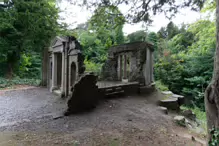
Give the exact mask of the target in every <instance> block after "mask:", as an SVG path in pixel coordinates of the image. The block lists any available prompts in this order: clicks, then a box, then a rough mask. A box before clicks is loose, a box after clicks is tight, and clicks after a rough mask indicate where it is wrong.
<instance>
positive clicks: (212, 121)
mask: <svg viewBox="0 0 219 146" xmlns="http://www.w3.org/2000/svg"><path fill="white" fill-rule="evenodd" d="M216 1H217V9H216V38H217V42H216V50H215V59H214V72H213V77H212V81H211V83H210V84H209V85H208V87H207V89H206V91H205V109H206V116H207V128H208V141H210V140H211V138H212V135H211V133H210V130H211V129H212V128H219V0H216Z"/></svg>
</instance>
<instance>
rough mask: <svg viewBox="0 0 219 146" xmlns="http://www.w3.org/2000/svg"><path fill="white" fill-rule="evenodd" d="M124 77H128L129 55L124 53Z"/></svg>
mask: <svg viewBox="0 0 219 146" xmlns="http://www.w3.org/2000/svg"><path fill="white" fill-rule="evenodd" d="M124 79H127V55H126V54H124Z"/></svg>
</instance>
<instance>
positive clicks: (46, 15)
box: [0, 0, 59, 74]
mask: <svg viewBox="0 0 219 146" xmlns="http://www.w3.org/2000/svg"><path fill="white" fill-rule="evenodd" d="M0 11H1V13H0V21H1V23H0V58H1V59H0V62H5V63H7V64H8V67H7V70H8V71H7V72H8V73H9V74H12V73H13V71H14V70H16V69H17V68H19V62H20V59H21V58H22V55H23V54H25V53H26V52H27V51H35V52H40V51H42V49H43V48H44V47H48V45H49V44H50V43H49V42H50V41H51V39H52V38H53V37H54V36H55V35H56V31H58V29H59V25H58V23H57V18H58V10H57V9H56V7H55V5H54V4H53V3H52V1H47V0H10V1H9V0H5V1H4V3H3V5H0Z"/></svg>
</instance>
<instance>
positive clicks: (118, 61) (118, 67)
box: [117, 55, 121, 80]
mask: <svg viewBox="0 0 219 146" xmlns="http://www.w3.org/2000/svg"><path fill="white" fill-rule="evenodd" d="M117 77H118V80H120V79H121V76H120V55H118V57H117Z"/></svg>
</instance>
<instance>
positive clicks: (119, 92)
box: [106, 90, 125, 96]
mask: <svg viewBox="0 0 219 146" xmlns="http://www.w3.org/2000/svg"><path fill="white" fill-rule="evenodd" d="M124 93H125V91H124V90H121V91H116V92H112V93H107V94H106V96H113V95H122V94H124Z"/></svg>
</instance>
